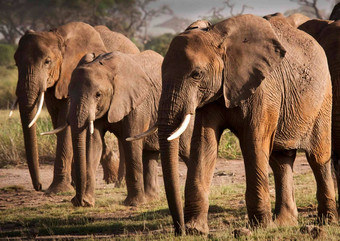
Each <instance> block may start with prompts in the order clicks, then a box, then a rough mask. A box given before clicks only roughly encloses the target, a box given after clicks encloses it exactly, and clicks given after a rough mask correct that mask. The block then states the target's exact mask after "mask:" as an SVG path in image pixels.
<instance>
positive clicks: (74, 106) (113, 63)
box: [68, 50, 193, 206]
mask: <svg viewBox="0 0 340 241" xmlns="http://www.w3.org/2000/svg"><path fill="white" fill-rule="evenodd" d="M91 58H92V59H91ZM162 60H163V57H161V56H160V55H159V54H157V53H156V52H154V51H150V50H148V51H144V52H142V53H139V54H124V53H121V52H112V53H107V54H102V55H100V56H98V57H96V58H95V59H93V55H91V54H89V55H86V56H85V57H84V60H83V61H81V62H80V64H79V66H78V67H77V68H76V69H75V71H74V72H73V75H72V80H71V84H70V86H69V94H70V100H71V104H70V112H69V118H68V119H69V123H70V125H71V130H72V139H73V146H74V160H75V166H76V171H77V172H76V196H75V197H74V198H73V199H72V203H73V204H74V205H75V206H94V204H95V195H94V190H95V173H96V169H97V166H98V162H99V157H100V155H101V151H102V149H101V143H102V141H103V136H104V134H105V132H106V131H109V132H112V133H114V134H115V135H116V136H117V138H118V140H119V141H120V143H121V145H122V153H123V154H124V156H125V160H126V177H125V179H126V185H127V190H128V196H127V198H126V199H125V201H124V204H125V205H132V206H137V205H139V204H141V203H143V202H145V200H150V199H153V198H155V197H157V196H158V189H159V188H158V183H157V176H158V173H157V160H158V158H159V144H158V138H157V133H154V134H152V135H151V136H149V137H147V138H145V139H140V140H136V141H133V142H128V141H126V140H125V139H126V138H127V137H130V136H134V135H136V134H138V133H141V132H144V131H145V130H147V129H148V128H149V127H150V126H153V125H154V124H155V122H156V120H157V110H158V102H159V98H160V93H161V88H162V85H161V63H162ZM90 121H94V132H93V134H92V135H91V134H90V133H89V129H90V127H89V122H90ZM192 124H193V123H191V127H190V128H188V130H187V131H186V132H185V133H184V134H183V137H182V138H181V148H180V150H181V151H180V156H181V158H182V159H183V160H184V161H187V160H188V158H189V144H190V138H191V132H190V131H192Z"/></svg>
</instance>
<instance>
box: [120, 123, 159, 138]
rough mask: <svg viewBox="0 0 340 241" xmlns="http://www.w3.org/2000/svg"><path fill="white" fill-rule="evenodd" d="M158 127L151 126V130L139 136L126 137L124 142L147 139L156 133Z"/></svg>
mask: <svg viewBox="0 0 340 241" xmlns="http://www.w3.org/2000/svg"><path fill="white" fill-rule="evenodd" d="M157 129H158V127H157V126H153V127H152V128H150V129H149V130H147V131H145V132H143V133H141V134H138V135H135V136H131V137H128V138H126V139H125V140H126V141H136V140H139V139H141V138H143V137H147V136H149V135H151V134H153V133H155V132H156V131H157Z"/></svg>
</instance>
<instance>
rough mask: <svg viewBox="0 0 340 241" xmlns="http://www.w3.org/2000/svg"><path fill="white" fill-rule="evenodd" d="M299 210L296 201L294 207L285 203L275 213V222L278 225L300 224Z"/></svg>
mask: <svg viewBox="0 0 340 241" xmlns="http://www.w3.org/2000/svg"><path fill="white" fill-rule="evenodd" d="M297 217H298V212H297V208H296V205H295V203H294V204H293V207H288V206H287V205H283V206H282V207H281V208H280V211H279V212H276V214H274V218H273V219H274V223H275V224H276V225H278V226H295V225H297V224H298V220H297Z"/></svg>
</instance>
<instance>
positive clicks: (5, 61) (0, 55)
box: [0, 44, 16, 66]
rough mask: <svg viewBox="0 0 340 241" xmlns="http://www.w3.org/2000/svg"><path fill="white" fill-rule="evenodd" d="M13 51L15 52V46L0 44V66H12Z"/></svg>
mask: <svg viewBox="0 0 340 241" xmlns="http://www.w3.org/2000/svg"><path fill="white" fill-rule="evenodd" d="M15 50H16V46H15V45H11V44H0V65H1V66H10V65H14V53H15Z"/></svg>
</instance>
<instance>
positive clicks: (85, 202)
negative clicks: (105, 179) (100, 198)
mask: <svg viewBox="0 0 340 241" xmlns="http://www.w3.org/2000/svg"><path fill="white" fill-rule="evenodd" d="M71 203H72V204H73V206H75V207H94V204H95V201H94V199H93V198H80V199H79V198H78V197H77V196H74V197H73V198H72V200H71Z"/></svg>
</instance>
